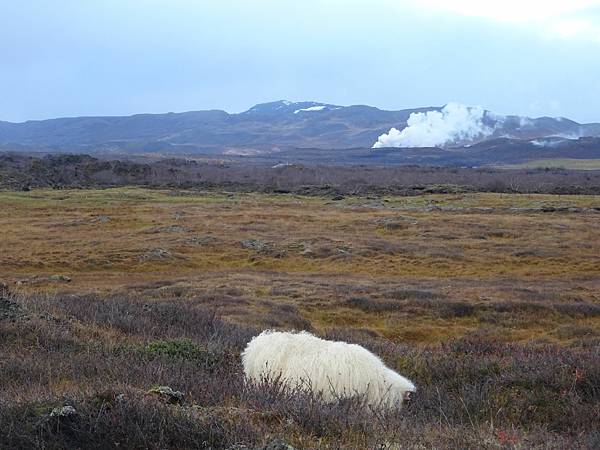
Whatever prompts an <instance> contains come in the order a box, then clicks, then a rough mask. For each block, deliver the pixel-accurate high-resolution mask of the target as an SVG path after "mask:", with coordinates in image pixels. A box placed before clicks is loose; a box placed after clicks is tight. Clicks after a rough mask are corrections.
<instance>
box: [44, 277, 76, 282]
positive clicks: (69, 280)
mask: <svg viewBox="0 0 600 450" xmlns="http://www.w3.org/2000/svg"><path fill="white" fill-rule="evenodd" d="M48 280H50V281H54V282H56V283H70V282H71V277H68V276H66V275H50V276H49V277H48Z"/></svg>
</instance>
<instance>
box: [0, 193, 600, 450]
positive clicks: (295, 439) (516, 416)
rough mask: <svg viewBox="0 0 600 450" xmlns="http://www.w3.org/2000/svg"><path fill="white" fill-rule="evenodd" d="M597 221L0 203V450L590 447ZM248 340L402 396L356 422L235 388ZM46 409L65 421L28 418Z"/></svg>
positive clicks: (453, 210)
mask: <svg viewBox="0 0 600 450" xmlns="http://www.w3.org/2000/svg"><path fill="white" fill-rule="evenodd" d="M599 219H600V197H597V196H552V195H511V194H476V193H472V194H455V195H424V196H416V197H345V198H337V199H332V198H320V197H302V196H294V195H284V194H281V195H267V194H256V193H254V194H253V193H247V194H243V193H227V192H223V193H215V192H211V193H209V192H193V191H182V190H146V189H138V188H119V189H106V190H34V191H30V192H9V191H3V192H0V236H2V239H1V240H0V274H1V278H0V281H3V282H4V283H6V284H7V285H8V287H9V290H10V292H11V294H10V298H11V300H10V301H8V300H6V302H5V303H4V306H3V308H4V310H3V309H2V307H0V314H3V315H0V353H1V354H3V355H4V358H3V359H0V373H2V374H3V376H2V377H0V379H1V381H0V429H4V430H12V431H10V432H7V433H5V435H4V438H3V437H0V448H18V447H19V446H24V448H26V447H27V446H29V447H40V448H69V446H70V448H73V446H77V445H79V446H81V445H82V443H86V442H87V443H88V448H118V447H119V444H118V443H119V442H120V443H121V444H120V445H121V446H123V445H125V448H127V446H129V447H135V448H167V447H169V448H189V447H192V448H228V447H231V446H233V445H234V444H239V445H246V446H247V447H235V448H240V449H241V448H255V447H256V448H261V447H260V446H261V445H264V444H265V443H267V442H268V440H269V439H275V438H278V439H284V440H285V441H286V442H289V443H291V444H293V445H294V446H296V447H297V448H459V447H460V448H530V447H539V448H566V447H569V446H570V447H571V448H587V447H589V448H593V447H594V446H595V445H597V444H600V434H599V433H598V430H597V426H596V425H597V423H598V421H599V420H600V362H599V360H600V350H599V347H600V227H598V221H599ZM3 311H4V312H3ZM7 311H8V312H7ZM264 328H282V329H308V330H312V331H314V332H316V333H318V334H320V335H324V336H330V337H335V338H340V339H344V340H349V341H353V342H359V343H361V344H363V345H365V346H367V347H369V348H370V349H372V350H373V351H375V352H376V353H378V354H379V355H381V356H382V357H383V358H384V360H385V361H386V362H387V363H388V364H390V365H391V366H392V367H394V368H395V369H397V370H399V371H400V372H401V373H404V374H406V375H407V376H409V377H411V378H412V379H413V380H414V381H415V383H416V384H417V385H418V387H419V393H418V395H417V397H416V401H415V403H414V404H412V405H410V406H409V407H408V408H406V409H405V410H403V411H402V412H401V413H399V414H396V415H393V416H390V417H387V416H386V417H383V416H377V417H378V419H377V421H376V423H375V424H373V418H372V417H373V416H372V415H369V414H366V412H365V411H363V410H362V409H361V408H356V407H352V405H345V404H344V405H335V406H331V405H329V406H323V405H320V404H318V403H315V402H314V399H313V398H308V397H307V398H305V397H303V396H302V395H301V394H297V395H296V396H295V397H293V398H290V397H289V396H287V395H289V393H285V392H281V391H279V390H277V389H275V387H273V386H270V389H271V390H270V391H269V392H267V393H266V392H265V389H262V390H261V389H258V388H257V389H254V390H252V389H251V390H248V389H247V388H246V387H244V386H243V385H242V384H241V383H240V381H239V380H240V378H241V377H240V375H239V371H240V367H239V360H238V357H237V355H238V354H239V351H240V350H241V349H242V348H243V345H244V343H245V342H246V341H247V340H248V339H249V338H250V337H251V336H252V335H253V334H254V333H256V332H257V331H258V330H261V329H264ZM211 330H212V331H211ZM157 342H158V344H157ZM157 346H158V347H157ZM180 346H183V347H182V348H183V350H182V351H180ZM156 348H166V350H165V351H160V352H158V354H155V352H154V350H153V349H156ZM190 348H191V350H190ZM153 352H154V353H153ZM182 355H183V356H182ZM199 355H200V356H199ZM156 384H168V385H170V386H171V387H173V388H174V389H179V390H182V391H184V392H185V393H186V397H185V402H184V404H183V405H180V406H177V407H175V406H172V405H167V404H164V403H163V402H160V401H158V400H156V399H154V398H151V396H150V397H149V395H148V394H146V391H147V390H148V389H150V388H151V387H152V386H153V385H156ZM275 391H276V392H275ZM120 393H123V394H124V395H125V397H126V398H127V399H129V400H128V401H127V402H126V403H123V404H122V403H118V402H116V400H115V398H116V396H118V394H120ZM102 395H106V398H104V397H102ZM99 396H100V397H99ZM286 396H287V397H286ZM99 398H100V400H98V399H99ZM65 402H68V403H69V404H75V405H76V408H77V410H78V411H81V412H80V416H79V419H78V421H77V422H73V423H71V422H69V423H67V424H63V425H64V426H63V427H62V428H60V427H58V425H57V424H56V423H54V422H52V421H51V420H50V419H46V421H45V422H43V425H41V426H38V425H39V423H40V420H42V419H40V417H45V416H44V414H46V413H47V412H48V411H49V410H51V409H52V407H54V406H59V405H62V404H64V403H65ZM98 405H100V406H98ZM102 405H104V406H102ZM317 405H318V406H317ZM2 406H4V408H2ZM98 408H100V409H98ZM149 411H154V413H152V414H151V413H150V412H149ZM236 414H237V416H236ZM240 414H241V415H243V420H242V419H240ZM52 420H54V419H52ZM111 421H112V422H111ZM115 421H120V422H119V423H121V424H122V427H121V428H119V427H116V428H115V427H114V422H115ZM241 422H243V423H241ZM111 423H112V424H113V425H112V426H111ZM36 424H37V425H36ZM594 424H596V425H594ZM135 427H137V428H135ZM156 427H158V428H159V429H160V430H157V429H156ZM59 428H60V429H59ZM133 428H135V429H136V430H138V431H136V432H133V431H132V429H133ZM182 434H183V435H182ZM144 436H146V437H144ZM2 439H4V441H2ZM394 446H395V447H394ZM83 447H86V446H85V445H84V446H83ZM83 447H82V448H83ZM121 448H123V447H121ZM232 448H233V447H232Z"/></svg>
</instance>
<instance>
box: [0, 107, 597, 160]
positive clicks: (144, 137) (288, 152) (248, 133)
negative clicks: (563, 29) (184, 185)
mask: <svg viewBox="0 0 600 450" xmlns="http://www.w3.org/2000/svg"><path fill="white" fill-rule="evenodd" d="M440 111H443V108H441V107H425V108H413V109H404V110H399V111H385V110H381V109H378V108H374V107H371V106H364V105H356V106H338V105H330V104H325V103H317V102H297V103H294V102H288V101H278V102H271V103H265V104H260V105H256V106H254V107H252V108H250V109H249V110H248V111H245V112H242V113H237V114H229V113H227V112H225V111H221V110H211V111H194V112H184V113H167V114H138V115H133V116H124V117H116V116H115V117H74V118H61V119H50V120H39V121H28V122H23V123H9V122H0V149H3V150H6V151H35V152H46V153H56V152H71V153H73V152H75V153H93V154H113V155H115V154H116V155H130V154H148V153H154V154H161V155H165V154H169V155H183V156H199V155H204V156H206V157H213V158H215V157H223V156H240V157H243V156H246V157H249V158H254V157H257V158H267V159H269V160H276V159H280V160H281V161H292V162H299V161H303V162H308V163H313V162H314V163H319V162H322V161H323V160H333V161H334V162H335V163H338V164H346V163H350V164H378V163H379V164H398V163H402V164H411V163H412V164H425V165H436V164H439V165H468V166H481V165H493V164H515V163H520V162H525V161H528V160H537V159H540V158H578V159H582V158H598V157H599V156H600V137H598V136H599V135H600V124H596V123H592V124H579V123H577V122H574V121H571V120H568V119H565V118H551V117H541V118H527V117H520V116H499V115H496V114H493V113H491V112H489V111H482V113H481V114H482V117H481V123H480V124H479V126H480V127H482V129H485V130H486V132H485V134H483V135H481V136H478V137H473V138H471V139H466V140H460V141H457V142H456V143H455V144H454V145H452V144H448V145H445V146H443V147H440V146H437V147H438V148H400V149H398V148H395V149H393V150H390V149H385V148H383V149H376V150H371V147H372V146H373V145H374V144H375V143H376V142H377V141H378V138H379V137H380V136H381V135H383V134H384V133H387V132H388V131H389V130H390V129H392V128H396V129H399V130H403V129H405V128H406V127H407V125H408V122H409V121H410V118H411V115H414V114H419V113H421V114H426V113H431V112H440ZM418 147H423V146H421V145H420V146H418ZM433 147H436V146H433Z"/></svg>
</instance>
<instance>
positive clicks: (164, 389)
mask: <svg viewBox="0 0 600 450" xmlns="http://www.w3.org/2000/svg"><path fill="white" fill-rule="evenodd" d="M148 394H149V395H154V396H156V397H158V398H160V399H161V400H164V401H166V402H167V403H172V404H178V403H181V402H182V400H183V397H184V394H183V392H180V391H174V390H173V389H171V388H170V387H169V386H157V387H154V388H152V389H150V390H149V391H148Z"/></svg>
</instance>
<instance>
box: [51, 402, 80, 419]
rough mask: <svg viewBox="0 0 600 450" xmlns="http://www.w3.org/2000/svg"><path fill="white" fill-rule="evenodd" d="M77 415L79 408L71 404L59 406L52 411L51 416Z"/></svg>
mask: <svg viewBox="0 0 600 450" xmlns="http://www.w3.org/2000/svg"><path fill="white" fill-rule="evenodd" d="M76 415H77V410H76V409H75V408H73V407H72V406H70V405H65V406H57V407H56V408H54V409H53V410H52V412H51V413H50V417H57V418H65V417H73V416H76Z"/></svg>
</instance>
